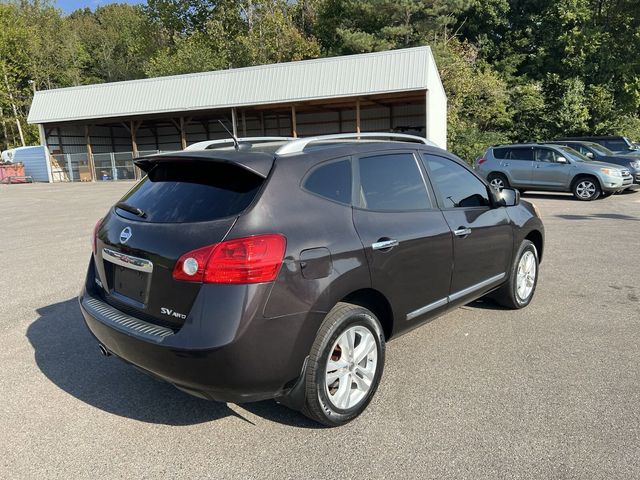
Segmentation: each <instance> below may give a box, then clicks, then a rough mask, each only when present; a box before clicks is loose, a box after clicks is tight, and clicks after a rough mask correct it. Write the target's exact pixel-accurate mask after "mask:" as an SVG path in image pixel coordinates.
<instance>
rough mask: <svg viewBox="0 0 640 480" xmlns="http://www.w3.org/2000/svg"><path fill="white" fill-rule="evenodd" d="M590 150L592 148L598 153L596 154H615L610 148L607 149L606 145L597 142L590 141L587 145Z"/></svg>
mask: <svg viewBox="0 0 640 480" xmlns="http://www.w3.org/2000/svg"><path fill="white" fill-rule="evenodd" d="M587 146H588V147H589V148H590V149H591V150H594V151H595V152H596V153H598V155H605V156H607V157H608V156H610V155H615V153H613V152H612V151H611V150H609V149H608V148H607V147H603V146H602V145H600V144H599V143H590V144H588V145H587Z"/></svg>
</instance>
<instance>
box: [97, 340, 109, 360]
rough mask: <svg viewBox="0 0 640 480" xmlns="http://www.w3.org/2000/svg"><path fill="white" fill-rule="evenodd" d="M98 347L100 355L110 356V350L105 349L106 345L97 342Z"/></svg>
mask: <svg viewBox="0 0 640 480" xmlns="http://www.w3.org/2000/svg"><path fill="white" fill-rule="evenodd" d="M98 348H99V349H100V355H102V356H103V357H110V356H111V352H110V351H109V350H107V347H105V346H104V345H102V344H101V343H99V344H98Z"/></svg>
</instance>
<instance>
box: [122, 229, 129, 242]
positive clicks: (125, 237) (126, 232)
mask: <svg viewBox="0 0 640 480" xmlns="http://www.w3.org/2000/svg"><path fill="white" fill-rule="evenodd" d="M130 238H131V227H125V228H124V229H123V230H122V231H121V232H120V243H127V240H129V239H130Z"/></svg>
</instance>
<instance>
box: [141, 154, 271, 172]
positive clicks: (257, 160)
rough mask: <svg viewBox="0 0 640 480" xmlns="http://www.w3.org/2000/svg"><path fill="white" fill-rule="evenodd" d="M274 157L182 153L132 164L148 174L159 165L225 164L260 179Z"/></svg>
mask: <svg viewBox="0 0 640 480" xmlns="http://www.w3.org/2000/svg"><path fill="white" fill-rule="evenodd" d="M273 160H274V156H273V155H269V154H266V153H250V152H247V153H246V154H245V155H238V154H237V153H236V152H235V151H234V152H221V151H219V150H217V151H216V150H204V151H202V150H201V151H183V152H173V153H162V154H158V155H150V156H148V157H141V158H139V159H137V160H135V161H134V162H133V163H134V164H135V165H136V167H138V168H139V169H140V170H142V171H143V172H148V171H149V170H151V168H152V167H153V166H154V165H157V164H159V163H177V162H185V161H196V162H214V163H226V164H229V165H235V166H237V167H240V168H243V169H245V170H247V171H249V172H251V173H254V174H256V175H258V176H260V177H262V178H267V175H269V172H270V171H271V167H273Z"/></svg>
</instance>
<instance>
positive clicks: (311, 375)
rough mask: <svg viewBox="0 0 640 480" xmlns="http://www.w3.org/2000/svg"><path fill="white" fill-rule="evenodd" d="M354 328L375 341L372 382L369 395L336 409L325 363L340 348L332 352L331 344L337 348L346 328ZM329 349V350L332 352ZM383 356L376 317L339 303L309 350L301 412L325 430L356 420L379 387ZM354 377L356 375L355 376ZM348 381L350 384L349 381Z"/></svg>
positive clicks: (361, 308)
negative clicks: (346, 407)
mask: <svg viewBox="0 0 640 480" xmlns="http://www.w3.org/2000/svg"><path fill="white" fill-rule="evenodd" d="M356 326H357V327H364V328H365V329H367V330H368V331H369V332H370V333H371V334H372V335H373V337H374V338H375V342H376V347H375V348H376V352H377V361H376V366H375V373H374V375H373V380H372V381H371V383H370V386H369V390H368V392H367V393H366V394H365V396H364V397H363V398H362V399H361V400H360V401H359V402H358V403H357V404H355V405H353V406H352V407H351V408H349V409H344V410H343V409H339V408H337V407H336V406H335V405H334V404H333V402H332V400H331V399H330V398H329V397H330V393H329V392H328V387H327V386H326V384H325V382H326V375H327V368H328V367H327V363H328V361H329V358H330V354H332V352H335V351H337V349H339V347H338V346H336V349H335V350H334V345H336V342H337V341H338V339H339V337H340V336H341V335H342V334H343V333H344V332H345V331H346V330H347V329H350V328H352V327H356ZM356 347H357V344H356ZM329 350H331V352H330V351H329ZM384 357H385V339H384V333H383V331H382V327H381V326H380V322H379V321H378V319H377V318H376V316H375V315H374V314H373V313H372V312H371V311H369V310H367V309H366V308H364V307H361V306H359V305H353V304H351V303H342V302H341V303H338V304H337V305H336V306H335V307H333V309H332V310H331V311H330V312H329V313H328V314H327V316H326V317H325V319H324V321H323V322H322V325H321V326H320V329H319V330H318V334H317V336H316V339H315V341H314V343H313V346H312V347H311V353H310V354H309V360H308V362H307V368H306V372H305V405H304V407H303V409H302V413H304V414H305V415H306V416H307V417H309V418H311V419H312V420H315V421H316V422H318V423H321V424H323V425H325V426H328V427H336V426H340V425H344V424H346V423H348V422H350V421H351V420H353V419H354V418H356V417H357V416H358V415H360V414H361V413H362V412H363V411H364V410H365V408H367V405H369V402H370V401H371V399H372V398H373V396H374V394H375V392H376V390H377V388H378V385H379V383H380V378H381V377H382V371H383V369H384ZM364 361H365V362H367V361H369V359H368V358H367V359H365V360H364ZM353 374H354V375H355V373H353ZM350 378H351V377H349V379H350ZM359 378H362V377H359ZM340 381H342V380H340ZM349 381H350V382H351V380H349ZM353 385H354V383H350V386H349V389H350V390H351V389H352V386H353ZM336 394H337V393H336Z"/></svg>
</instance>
